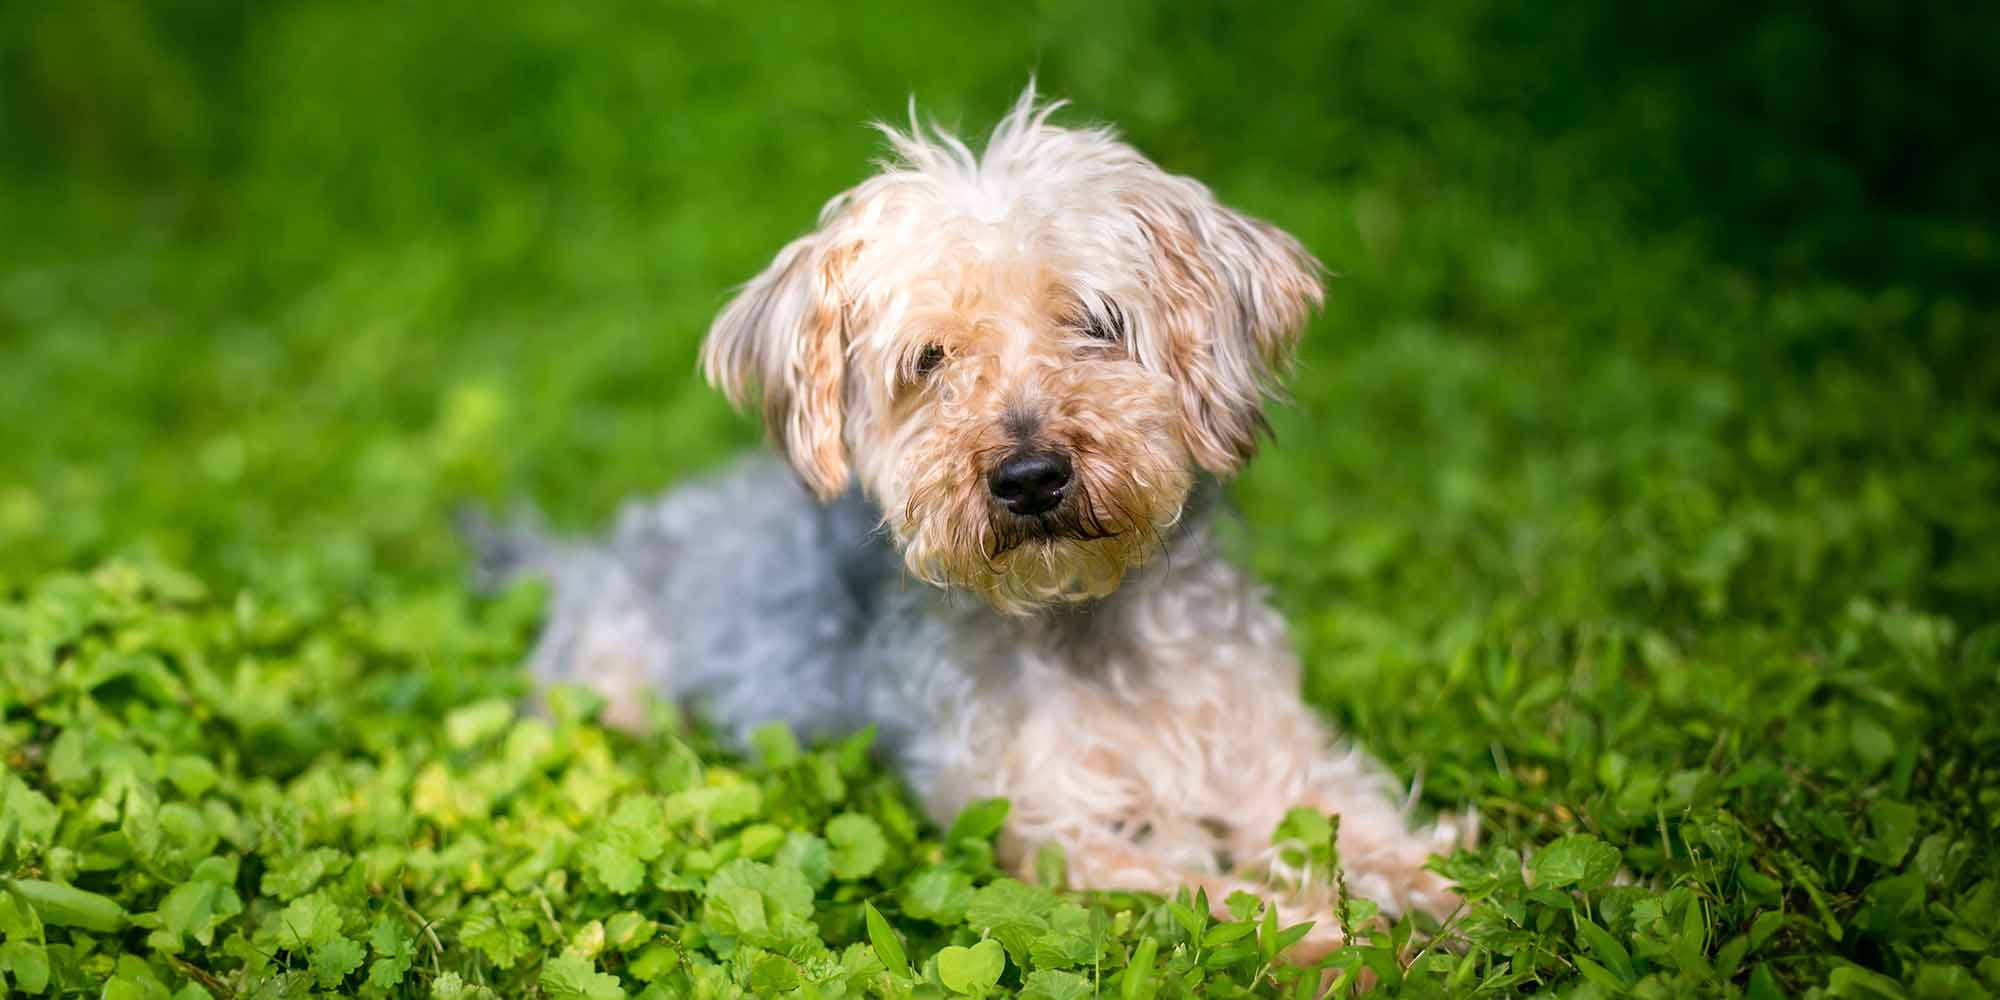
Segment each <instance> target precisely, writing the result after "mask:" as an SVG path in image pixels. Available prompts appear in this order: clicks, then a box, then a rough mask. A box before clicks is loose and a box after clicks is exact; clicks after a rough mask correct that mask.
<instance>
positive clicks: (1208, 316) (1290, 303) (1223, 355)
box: [1125, 174, 1322, 475]
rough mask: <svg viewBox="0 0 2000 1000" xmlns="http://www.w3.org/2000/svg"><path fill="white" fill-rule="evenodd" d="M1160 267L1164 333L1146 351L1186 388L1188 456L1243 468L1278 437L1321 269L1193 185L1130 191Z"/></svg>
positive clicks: (1276, 233)
mask: <svg viewBox="0 0 2000 1000" xmlns="http://www.w3.org/2000/svg"><path fill="white" fill-rule="evenodd" d="M1125 197H1126V199H1127V203H1128V204H1129V205H1130V206H1131V208H1132V210H1133V211H1134V212H1135V213H1136V215H1137V218H1138V221H1139V228H1140V231H1141V233H1142V236H1143V238H1144V240H1145V242H1146V245H1147V249H1148V251H1149V252H1150V253H1151V255H1152V258H1153V261H1152V262H1153V273H1154V275H1155V276H1156V279H1157V281H1158V288H1157V289H1156V293H1157V295H1158V301H1159V303H1160V308H1161V312H1160V315H1159V321H1160V325H1161V326H1162V327H1163V329H1162V330H1161V331H1159V332H1158V333H1155V334H1152V335H1151V336H1149V338H1148V340H1149V341H1150V343H1148V344H1146V345H1143V346H1142V354H1143V355H1149V356H1150V357H1148V358H1145V360H1147V361H1148V362H1149V363H1151V364H1156V365H1158V366H1159V367H1160V368H1161V369H1162V370H1164V371H1166V372H1167V373H1168V374H1170V375H1172V376H1173V377H1174V380H1175V382H1176V383H1177V384H1178V385H1179V386H1180V392H1181V417H1182V421H1181V422H1182V426H1183V428H1184V433H1185V436H1186V439H1187V444H1188V449H1189V450H1190V451H1191V452H1192V453H1193V455H1194V458H1195V460H1196V461H1197V462H1199V463H1201V465H1202V467H1203V468H1205V469H1208V470H1209V471H1210V472H1213V473H1215V474H1217V475H1228V474H1231V473H1234V472H1236V471H1237V470H1238V469H1240V468H1242V467H1243V464H1244V463H1245V462H1248V461H1249V460H1250V456H1251V455H1252V454H1254V453H1255V452H1256V450H1257V441H1258V438H1259V436H1260V435H1262V434H1263V433H1265V432H1267V431H1268V430H1269V429H1270V427H1269V424H1268V423H1267V422H1266V421H1265V419H1264V401H1265V399H1266V398H1268V397H1271V396H1274V395H1276V394H1277V393H1278V390H1279V388H1280V380H1281V379H1282V377H1283V375H1284V374H1285V372H1286V370H1287V369H1288V368H1289V367H1290V365H1291V360H1292V355H1293V352H1294V350H1295V349H1296V348H1297V346H1298V341H1299V335H1300V334H1301V333H1303V332H1304V330H1305V324H1306V320H1307V319H1308V317H1309V316H1310V314H1311V312H1312V310H1313V309H1314V308H1315V307H1317V306H1318V305H1319V304H1320V301H1321V295H1322V292H1321V289H1320V273H1321V270H1322V269H1321V268H1320V265H1319V262H1318V261H1316V260H1314V259H1313V258H1312V255H1311V254H1308V253H1307V252H1306V249H1305V247H1303V246H1301V245H1300V244H1299V241H1298V240H1295V239H1293V238H1292V237H1291V236H1290V235H1288V234H1286V233H1285V232H1284V231H1282V230H1280V229H1278V228H1277V227H1276V226H1273V225H1270V224H1269V223H1266V222H1262V221H1259V220H1257V219H1253V218H1250V217H1249V216H1246V215H1243V214H1241V213H1239V212H1235V211H1232V210H1230V209H1229V208H1226V207H1224V206H1223V205H1222V204H1221V203H1220V202H1218V201H1216V200H1215V196H1214V195H1212V194H1210V193H1209V191H1208V189H1207V188H1205V187H1203V186H1202V185H1201V184H1199V183H1197V182H1195V181H1193V180H1189V179H1188V178H1185V177H1172V176H1168V175H1166V174H1158V175H1157V176H1155V177H1154V178H1153V179H1152V183H1149V184H1141V185H1136V186H1135V187H1134V188H1132V189H1131V190H1129V191H1128V192H1127V193H1126V196H1125Z"/></svg>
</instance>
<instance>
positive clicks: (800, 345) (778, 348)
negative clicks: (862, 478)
mask: <svg viewBox="0 0 2000 1000" xmlns="http://www.w3.org/2000/svg"><path fill="white" fill-rule="evenodd" d="M852 249H853V247H852V246H851V245H842V244H841V243H840V241H838V240H837V239H836V237H835V236H834V235H833V232H832V230H830V229H825V228H823V229H822V230H821V231H819V232H816V233H812V234H810V235H807V236H804V237H801V238H799V239H797V240H794V241H792V242H791V243H790V244H789V245H787V246H786V247H785V249H784V250H783V251H781V252H780V253H779V254H778V257H777V259H776V260H774V261H772V262H771V266H770V267H767V268H765V269H764V273H762V274H759V275H758V276H757V277H755V278H753V279H751V281H750V283H749V284H747V285H745V286H743V288H742V290H740V291H738V292H737V293H736V298H735V299H733V300H732V301H731V302H730V303H729V305H728V306H727V307H726V308H724V309H723V310H722V314H721V315H720V316H717V317H716V319H715V325H713V326H711V327H709V330H708V339H707V341H706V342H704V343H703V344H702V350H701V367H702V374H703V375H704V376H706V377H707V379H708V381H709V384H711V385H713V386H715V387H716V388H718V389H720V390H722V394H723V395H725V396H727V397H729V401H730V402H731V403H732V404H734V405H736V406H737V407H739V408H741V407H744V406H746V405H748V403H749V402H750V400H751V399H752V398H758V397H761V398H762V400H763V409H764V424H765V426H766V427H767V428H768V429H769V430H770V434H771V438H772V440H774V441H775V442H776V443H777V444H778V446H779V447H781V448H783V449H784V451H785V455H786V457H787V458H789V459H790V460H791V463H792V467H793V468H795V469H797V470H798V473H799V478H800V479H802V480H804V481H805V484H806V486H808V487H809V488H811V489H812V491H813V492H814V493H815V494H817V495H818V496H819V497H820V499H822V500H830V499H832V498H833V497H836V496H839V495H840V493H841V492H842V491H843V490H845V489H846V488H847V480H848V466H847V448H846V445H845V444H844V442H843V441H842V438H841V435H842V423H843V420H842V411H843V409H844V399H843V397H844V393H845V380H846V373H847V329H848V322H849V316H848V303H847V297H846V295H845V294H844V292H843V290H842V287H841V270H842V267H841V264H842V262H843V261H845V260H848V259H851V257H852V253H851V251H852Z"/></svg>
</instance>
